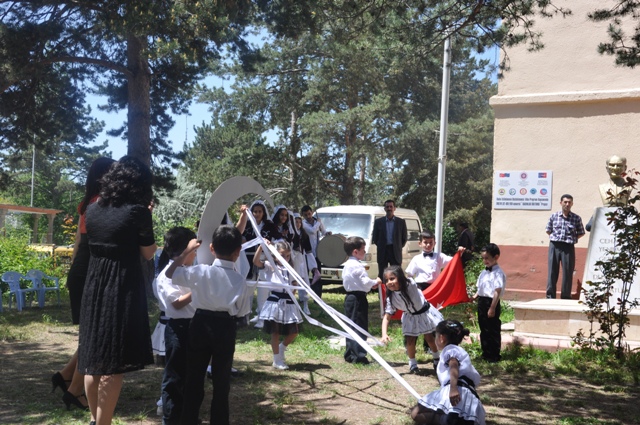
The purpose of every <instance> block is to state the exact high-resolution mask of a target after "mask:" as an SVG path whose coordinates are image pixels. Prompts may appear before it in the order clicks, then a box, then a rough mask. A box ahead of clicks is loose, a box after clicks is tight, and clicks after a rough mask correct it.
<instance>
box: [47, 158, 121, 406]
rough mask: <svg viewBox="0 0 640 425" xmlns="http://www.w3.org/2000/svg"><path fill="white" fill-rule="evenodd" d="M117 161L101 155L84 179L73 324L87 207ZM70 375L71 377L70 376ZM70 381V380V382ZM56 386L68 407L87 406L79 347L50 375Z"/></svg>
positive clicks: (72, 286) (73, 272) (70, 281)
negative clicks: (61, 367) (102, 179)
mask: <svg viewBox="0 0 640 425" xmlns="http://www.w3.org/2000/svg"><path fill="white" fill-rule="evenodd" d="M114 162H115V161H114V160H113V159H111V158H105V157H101V158H98V159H96V160H95V161H93V163H92V164H91V167H90V168H89V172H88V173H87V181H86V183H85V191H84V198H83V199H82V201H81V202H80V204H79V205H78V214H79V215H80V219H79V221H78V231H77V233H76V240H75V243H74V245H73V254H72V256H71V268H70V269H69V274H68V275H67V289H68V290H69V301H70V304H71V320H72V322H73V324H74V325H77V324H79V323H80V304H81V301H82V292H83V290H84V282H85V280H86V278H87V269H88V268H89V244H88V243H87V228H86V225H85V212H86V211H87V207H88V206H89V205H91V204H92V203H94V202H95V201H97V200H98V196H99V194H100V179H101V178H102V176H104V175H105V173H106V172H107V171H109V168H110V167H111V165H112V164H113V163H114ZM67 378H69V379H67ZM67 382H68V383H69V384H68V385H67ZM51 383H52V384H53V389H54V390H55V389H56V387H60V389H61V390H62V391H63V392H64V394H63V395H62V401H63V402H64V404H65V405H66V406H67V410H68V409H70V408H71V405H74V406H76V407H78V408H80V409H87V407H88V406H87V402H86V396H85V394H84V378H83V376H82V374H80V373H79V372H78V351H77V350H76V352H75V353H73V356H72V357H71V360H69V362H68V363H67V364H66V365H65V367H64V368H63V369H62V370H61V371H59V372H56V373H54V374H53V376H52V377H51Z"/></svg>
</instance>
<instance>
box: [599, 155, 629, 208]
mask: <svg viewBox="0 0 640 425" xmlns="http://www.w3.org/2000/svg"><path fill="white" fill-rule="evenodd" d="M606 164H607V166H606V170H607V173H608V174H609V181H608V182H607V183H603V184H601V185H600V197H601V198H602V205H604V206H605V207H621V206H624V205H627V203H628V202H629V190H628V189H625V179H624V178H623V177H622V175H623V174H624V173H625V172H626V171H627V158H625V157H623V156H618V155H613V156H612V157H610V158H609V159H607V162H606Z"/></svg>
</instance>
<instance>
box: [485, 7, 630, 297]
mask: <svg viewBox="0 0 640 425" xmlns="http://www.w3.org/2000/svg"><path fill="white" fill-rule="evenodd" d="M556 3H557V4H558V5H561V6H565V7H567V8H570V9H571V10H572V12H573V14H572V15H571V16H569V17H567V18H562V17H558V16H557V17H554V18H551V19H543V18H538V19H537V20H536V27H537V29H538V30H541V31H542V32H543V42H544V44H545V47H544V49H543V50H541V51H539V52H528V51H527V50H526V46H521V47H517V48H513V49H510V50H509V51H508V52H507V54H508V56H509V59H510V65H511V70H510V71H508V72H506V73H505V76H504V78H503V79H502V80H501V81H500V82H499V84H498V95H497V96H494V97H493V98H492V99H491V105H492V107H493V108H494V111H495V135H494V170H552V171H553V187H552V194H553V201H552V205H553V206H554V207H553V209H552V210H550V211H526V210H496V209H495V208H494V209H493V210H492V223H491V240H492V241H493V242H495V243H497V244H498V245H500V247H501V249H502V253H503V254H502V256H501V259H500V263H501V265H502V266H503V268H504V269H505V271H506V272H507V279H508V281H507V287H508V293H509V296H510V298H517V299H532V298H538V297H540V296H542V297H544V289H545V287H546V276H547V249H548V244H549V239H548V236H547V235H546V233H545V225H546V223H547V220H548V218H549V216H550V215H551V213H552V212H553V211H556V210H559V202H560V196H561V195H562V194H563V193H570V194H571V195H573V197H574V208H573V211H574V212H576V213H577V214H579V215H580V216H582V218H583V221H584V223H585V224H586V222H587V221H588V220H589V218H590V216H591V214H592V213H593V209H594V208H596V207H598V206H601V205H602V201H601V199H600V195H599V191H598V185H599V184H601V183H604V182H605V181H607V180H608V177H607V173H606V171H605V160H606V159H607V158H608V157H609V156H611V155H614V154H618V155H621V156H626V157H627V163H628V165H629V168H633V167H635V168H638V169H640V137H639V134H640V69H629V68H623V67H618V66H616V65H615V63H614V57H612V56H602V55H600V54H598V52H597V46H598V43H599V42H603V41H606V40H607V34H606V28H607V24H605V23H598V24H596V23H593V22H591V21H589V20H588V18H587V13H588V12H589V11H592V10H594V9H596V8H597V7H602V5H603V4H604V2H601V1H594V0H581V1H579V2H576V1H557V2H556ZM588 239H589V235H588V234H587V236H585V237H584V238H582V239H581V240H580V243H579V244H578V245H577V248H578V249H577V258H578V260H577V262H576V273H575V278H576V279H581V278H582V273H583V270H584V257H585V255H586V247H587V245H588ZM559 286H560V285H559V283H558V289H559ZM574 288H575V286H574Z"/></svg>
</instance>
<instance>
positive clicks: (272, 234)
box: [236, 200, 280, 329]
mask: <svg viewBox="0 0 640 425" xmlns="http://www.w3.org/2000/svg"><path fill="white" fill-rule="evenodd" d="M249 211H251V215H252V216H253V218H254V219H255V221H256V224H257V226H258V232H259V233H260V236H262V237H263V238H264V239H266V240H268V241H272V242H273V241H274V240H275V239H278V238H279V237H280V234H279V233H278V230H277V229H276V226H275V224H273V222H272V221H271V220H269V216H268V212H267V205H266V204H265V203H264V202H263V201H260V200H256V201H254V202H253V203H252V204H251V206H250V207H249ZM247 221H248V219H247V214H246V213H245V208H244V206H242V207H240V219H239V220H238V223H237V224H236V227H237V228H238V230H240V232H241V233H242V237H243V238H244V240H245V242H248V241H251V240H253V239H255V238H256V237H257V235H256V234H255V231H254V230H253V226H251V224H249V225H247ZM255 251H256V247H255V246H252V247H251V248H247V250H246V251H245V253H246V256H247V260H248V261H249V264H250V269H251V270H250V272H249V273H248V275H247V279H257V278H258V270H257V269H256V268H255V267H254V266H253V257H254V255H255ZM254 269H255V270H254ZM256 292H257V297H256V298H257V307H256V310H255V313H256V315H255V316H254V317H253V318H252V319H251V320H250V321H249V323H254V324H255V328H257V329H262V323H261V322H260V321H259V320H258V315H259V314H260V310H261V309H262V305H263V304H264V301H265V300H266V299H267V296H268V295H269V291H268V290H267V289H265V288H258V289H257V291H256ZM251 304H253V299H252V300H251Z"/></svg>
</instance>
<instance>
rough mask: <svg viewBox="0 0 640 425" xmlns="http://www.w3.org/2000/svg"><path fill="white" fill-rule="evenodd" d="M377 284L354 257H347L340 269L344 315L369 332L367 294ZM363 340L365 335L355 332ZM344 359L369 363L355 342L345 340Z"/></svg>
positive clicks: (365, 352) (350, 361)
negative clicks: (344, 292)
mask: <svg viewBox="0 0 640 425" xmlns="http://www.w3.org/2000/svg"><path fill="white" fill-rule="evenodd" d="M376 283H377V281H376V280H375V279H371V278H370V277H369V275H368V274H367V271H366V270H365V268H364V266H363V265H362V264H361V263H360V261H359V260H358V259H357V258H355V257H349V259H348V260H347V261H346V262H345V263H344V267H343V269H342V285H343V286H344V289H345V290H346V291H347V295H346V296H345V298H344V314H345V316H347V317H348V318H349V319H351V320H352V321H353V322H354V323H355V324H356V325H358V326H360V327H361V328H362V329H364V330H365V331H367V332H368V331H369V302H368V301H367V292H369V291H370V290H371V288H372V287H373V286H374V285H375V284H376ZM356 333H357V334H358V335H359V336H360V337H361V338H362V339H364V340H366V338H367V337H366V335H364V334H362V333H360V332H358V331H356ZM344 359H345V360H346V361H347V362H349V363H369V361H368V360H367V351H366V350H365V349H364V348H363V347H361V346H360V344H358V343H357V342H356V341H355V340H353V339H350V338H347V341H346V350H345V353H344Z"/></svg>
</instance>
